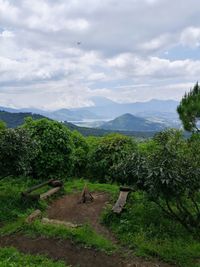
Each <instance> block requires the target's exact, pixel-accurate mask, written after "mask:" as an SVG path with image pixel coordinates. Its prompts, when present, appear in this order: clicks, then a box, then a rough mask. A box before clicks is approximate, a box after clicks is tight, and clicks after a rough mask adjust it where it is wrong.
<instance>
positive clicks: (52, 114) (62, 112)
mask: <svg viewBox="0 0 200 267" xmlns="http://www.w3.org/2000/svg"><path fill="white" fill-rule="evenodd" d="M0 110H4V111H7V112H11V113H20V112H23V113H34V114H40V115H42V116H45V117H48V118H50V119H53V120H57V121H82V120H87V119H90V120H98V119H100V117H99V116H98V115H96V114H94V113H93V112H91V111H89V110H70V109H58V110H55V111H45V110H41V109H36V108H21V109H14V108H7V107H0Z"/></svg>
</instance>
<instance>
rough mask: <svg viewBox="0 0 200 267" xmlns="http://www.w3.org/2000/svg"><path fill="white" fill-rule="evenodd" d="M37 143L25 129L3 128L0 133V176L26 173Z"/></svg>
mask: <svg viewBox="0 0 200 267" xmlns="http://www.w3.org/2000/svg"><path fill="white" fill-rule="evenodd" d="M36 154H37V144H36V142H35V141H33V140H32V139H31V137H30V135H29V133H28V132H27V130H26V129H20V128H18V129H5V130H3V131H2V132H1V134H0V177H1V178H4V177H6V176H9V175H20V174H22V175H27V174H29V173H30V171H31V161H32V159H33V158H34V157H35V156H36Z"/></svg>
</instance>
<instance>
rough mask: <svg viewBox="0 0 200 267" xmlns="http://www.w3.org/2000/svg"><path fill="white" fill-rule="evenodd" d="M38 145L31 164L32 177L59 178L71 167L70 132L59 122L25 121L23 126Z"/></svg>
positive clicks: (45, 120)
mask: <svg viewBox="0 0 200 267" xmlns="http://www.w3.org/2000/svg"><path fill="white" fill-rule="evenodd" d="M23 127H24V128H25V129H27V130H28V131H29V133H30V135H31V137H32V139H33V140H35V141H36V142H37V143H38V145H39V152H38V155H37V158H35V159H34V160H33V162H32V166H33V176H35V177H41V178H49V177H54V178H55V177H61V176H64V175H66V174H70V172H71V170H72V167H73V149H74V147H73V142H72V134H71V132H70V130H68V128H67V127H66V126H64V125H62V124H61V123H59V122H56V121H52V120H48V119H41V120H35V121H34V120H33V119H32V118H30V117H29V118H28V119H26V122H25V124H24V125H23Z"/></svg>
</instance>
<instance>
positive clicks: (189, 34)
mask: <svg viewBox="0 0 200 267" xmlns="http://www.w3.org/2000/svg"><path fill="white" fill-rule="evenodd" d="M180 39H181V44H183V45H184V46H189V47H192V48H194V47H199V46H200V27H199V28H196V27H188V28H186V29H184V31H183V32H182V34H181V38H180Z"/></svg>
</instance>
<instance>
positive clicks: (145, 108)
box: [0, 97, 180, 127]
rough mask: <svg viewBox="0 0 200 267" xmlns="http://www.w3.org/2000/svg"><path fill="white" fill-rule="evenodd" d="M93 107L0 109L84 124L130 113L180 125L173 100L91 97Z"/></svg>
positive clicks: (155, 120)
mask: <svg viewBox="0 0 200 267" xmlns="http://www.w3.org/2000/svg"><path fill="white" fill-rule="evenodd" d="M91 101H92V102H93V104H94V105H93V106H89V107H83V108H73V109H59V110H55V111H45V110H40V109H36V108H23V109H12V108H6V107H0V110H5V111H8V112H12V113H18V112H31V113H35V114H40V115H43V116H46V117H48V118H51V119H54V120H58V121H71V122H74V123H75V122H81V121H82V122H84V121H87V120H88V121H89V120H93V121H97V120H98V121H99V120H102V121H104V120H105V121H107V120H111V119H114V118H116V117H118V116H121V115H122V114H126V113H130V114H132V115H135V116H137V117H142V118H145V119H146V118H148V119H149V120H151V121H153V122H163V123H166V124H167V125H168V126H169V127H170V126H171V127H178V126H179V125H180V121H179V118H178V116H177V112H176V107H177V106H178V104H179V103H178V102H177V101H174V100H156V99H153V100H150V101H147V102H135V103H124V104H120V103H116V102H114V101H112V100H110V99H107V98H105V97H92V98H91Z"/></svg>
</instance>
